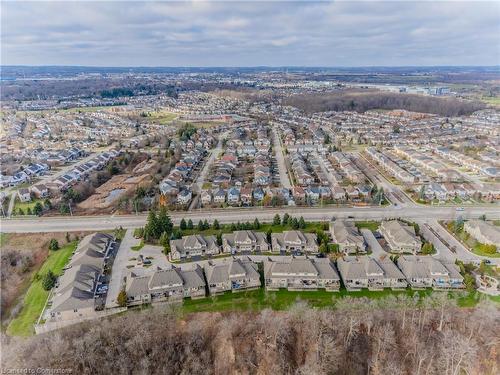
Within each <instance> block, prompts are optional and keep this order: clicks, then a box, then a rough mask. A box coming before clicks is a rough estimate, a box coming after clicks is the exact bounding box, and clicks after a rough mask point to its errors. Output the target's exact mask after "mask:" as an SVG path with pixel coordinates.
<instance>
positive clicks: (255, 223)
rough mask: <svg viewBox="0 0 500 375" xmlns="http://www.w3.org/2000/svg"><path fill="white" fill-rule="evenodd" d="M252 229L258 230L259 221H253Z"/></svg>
mask: <svg viewBox="0 0 500 375" xmlns="http://www.w3.org/2000/svg"><path fill="white" fill-rule="evenodd" d="M253 229H260V223H259V219H257V218H255V220H254V221H253Z"/></svg>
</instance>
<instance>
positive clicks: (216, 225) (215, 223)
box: [212, 219, 220, 230]
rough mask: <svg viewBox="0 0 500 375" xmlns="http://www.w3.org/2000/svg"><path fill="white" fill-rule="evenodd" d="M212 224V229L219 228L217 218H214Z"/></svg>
mask: <svg viewBox="0 0 500 375" xmlns="http://www.w3.org/2000/svg"><path fill="white" fill-rule="evenodd" d="M212 226H213V228H214V229H216V230H219V229H220V224H219V220H217V219H215V220H214V223H213V225H212Z"/></svg>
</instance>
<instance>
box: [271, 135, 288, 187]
mask: <svg viewBox="0 0 500 375" xmlns="http://www.w3.org/2000/svg"><path fill="white" fill-rule="evenodd" d="M273 142H274V144H273V149H274V154H275V155H276V161H277V162H278V170H279V172H280V181H281V186H282V187H284V188H287V189H291V188H292V184H291V183H290V179H289V178H288V173H287V168H286V164H285V156H284V155H283V147H282V145H281V140H280V138H279V134H278V129H276V128H275V127H273Z"/></svg>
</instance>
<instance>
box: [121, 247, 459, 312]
mask: <svg viewBox="0 0 500 375" xmlns="http://www.w3.org/2000/svg"><path fill="white" fill-rule="evenodd" d="M341 282H342V284H343V285H344V286H345V288H346V289H347V290H348V291H360V290H362V289H368V290H372V291H381V290H383V289H387V288H388V289H393V290H403V289H406V288H407V287H411V288H414V289H424V288H434V289H445V290H448V289H462V288H463V287H464V284H463V277H462V276H461V275H460V272H459V270H458V267H457V266H456V265H455V264H452V263H442V262H440V261H438V260H437V259H435V258H433V257H429V256H407V255H403V256H401V257H400V258H399V259H398V260H397V262H396V263H394V262H392V261H391V260H390V259H388V258H386V259H384V260H377V259H374V258H371V257H369V256H360V257H352V256H347V257H344V258H340V259H338V260H337V265H335V264H334V263H333V262H331V261H330V260H329V259H327V258H316V257H295V256H280V257H269V258H266V259H263V260H262V261H253V260H252V259H251V258H250V257H240V258H231V259H224V260H222V261H217V262H213V261H210V262H207V263H206V264H205V265H204V266H203V267H201V266H200V265H198V264H195V265H190V266H188V267H187V268H180V267H176V266H173V265H172V266H170V267H169V268H164V269H161V268H157V269H156V270H153V271H150V270H146V271H144V270H133V271H131V272H129V274H128V275H127V277H126V285H125V292H126V294H127V303H128V305H129V306H134V305H141V304H145V303H154V302H162V301H175V300H177V301H178V300H182V299H184V298H191V299H196V298H203V297H205V296H206V295H207V294H208V295H217V294H220V293H224V292H227V291H231V292H238V291H242V290H251V289H257V288H260V287H261V286H264V287H265V288H266V289H267V290H270V291H276V290H280V289H286V290H289V291H315V290H325V291H328V292H335V291H339V290H340V287H341Z"/></svg>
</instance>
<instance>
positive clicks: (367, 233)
mask: <svg viewBox="0 0 500 375" xmlns="http://www.w3.org/2000/svg"><path fill="white" fill-rule="evenodd" d="M361 234H362V235H363V238H364V239H365V241H366V243H367V244H368V246H369V247H370V249H371V250H372V254H371V256H372V257H373V258H375V259H381V258H385V257H386V256H387V255H389V254H388V253H387V252H386V251H385V250H384V249H382V246H380V244H379V243H378V241H377V239H376V238H375V236H374V235H373V233H372V231H371V230H370V229H368V228H361Z"/></svg>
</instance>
